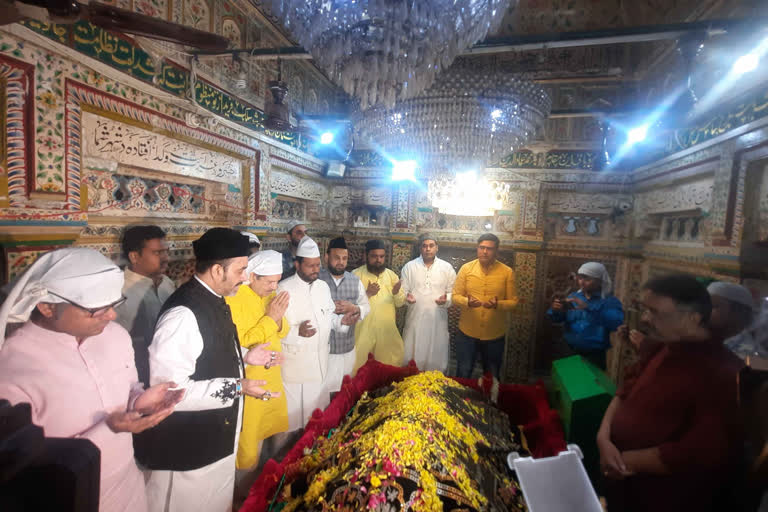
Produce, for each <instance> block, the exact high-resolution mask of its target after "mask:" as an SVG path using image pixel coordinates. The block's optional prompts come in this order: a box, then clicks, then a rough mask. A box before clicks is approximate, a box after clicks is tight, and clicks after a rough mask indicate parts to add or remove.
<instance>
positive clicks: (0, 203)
mask: <svg viewBox="0 0 768 512" xmlns="http://www.w3.org/2000/svg"><path fill="white" fill-rule="evenodd" d="M193 3H194V2H193ZM150 4H152V5H155V4H157V6H155V7H157V8H161V7H162V5H165V4H162V2H149V3H147V6H148V7H147V8H149V7H151V5H150ZM161 4H162V5H161ZM175 4H176V3H174V6H171V5H170V4H168V5H166V7H165V9H166V11H164V12H166V13H167V15H168V16H170V18H169V19H173V17H174V16H177V17H178V16H179V14H178V13H176V11H175V10H174V9H177V8H178V6H175ZM214 4H216V5H218V3H213V2H212V3H211V4H210V6H213V5H214ZM181 5H182V7H183V6H186V5H187V4H186V3H185V2H182V3H181ZM189 5H190V6H189V7H188V8H189V9H190V12H187V13H186V14H185V11H184V10H183V9H187V7H183V9H182V13H181V15H182V17H183V16H187V18H184V19H185V20H186V21H188V22H189V23H192V21H194V20H192V19H191V18H189V16H192V14H190V13H191V12H192V10H193V9H192V7H191V5H192V3H190V4H189ZM195 5H197V4H195ZM206 5H209V4H206ZM198 7H200V6H198ZM195 9H197V7H196V8H195ZM216 9H224V8H222V7H216ZM224 10H226V9H224ZM198 11H199V12H200V13H202V15H201V17H200V20H199V21H198V22H199V23H203V24H205V23H209V25H205V26H209V27H210V26H213V27H214V28H216V30H217V31H219V32H220V33H224V34H229V35H231V36H232V37H235V38H236V37H240V38H241V39H242V38H246V40H247V41H250V40H251V39H250V38H251V37H253V38H256V35H255V33H254V34H251V35H248V34H249V30H255V29H252V28H249V27H251V25H250V23H251V22H247V23H245V22H244V23H245V24H244V25H243V26H240V25H238V22H237V20H238V19H240V18H238V17H237V16H236V15H227V14H226V13H223V11H219V10H216V11H215V12H208V11H205V9H202V10H200V9H198ZM206 13H207V14H206ZM230 14H231V13H230ZM235 14H237V13H235ZM246 19H248V18H247V17H246ZM190 20H192V21H190ZM241 21H243V20H242V19H241ZM196 23H197V22H196ZM193 24H194V23H193ZM211 24H212V25H211ZM233 25H234V26H236V27H237V28H238V30H239V32H238V31H236V30H234V28H233ZM61 30H63V29H60V28H59V27H56V26H42V25H38V26H34V27H31V28H30V27H21V26H14V27H12V28H10V29H5V28H4V29H2V30H0V91H2V92H0V122H1V123H2V124H3V125H4V126H5V127H6V128H7V129H6V130H3V131H2V133H3V135H2V139H0V208H1V210H0V247H1V248H2V266H1V267H0V268H1V269H2V280H3V281H4V282H5V281H8V280H9V279H11V278H13V277H14V276H17V275H18V274H20V273H21V272H22V271H23V270H24V269H25V268H26V267H27V266H28V265H29V264H30V263H31V262H32V261H34V259H35V258H36V257H37V256H38V255H39V254H40V253H41V252H44V251H47V250H50V249H53V248H57V247H62V246H67V245H71V244H75V245H79V246H87V247H93V248H95V249H97V250H99V251H101V252H102V253H104V254H105V255H107V256H109V257H110V258H113V259H114V260H115V261H116V262H118V263H120V264H123V263H124V261H123V258H122V256H121V254H120V248H119V240H120V236H121V233H122V230H123V229H124V227H125V226H127V225H130V224H137V223H154V224H158V225H160V226H161V227H163V228H164V229H165V230H166V231H167V232H168V234H169V237H168V240H169V243H170V246H171V255H172V260H173V262H172V265H171V268H170V269H169V274H170V275H171V277H172V278H174V279H175V280H177V281H182V280H184V279H186V278H187V277H188V276H189V275H190V274H191V271H192V259H191V258H192V251H191V242H192V241H193V240H194V239H196V238H197V237H199V236H200V235H201V234H202V233H203V232H204V231H205V230H206V229H208V228H210V227H213V226H232V227H236V228H238V229H247V230H249V231H252V232H254V233H256V234H257V235H258V236H259V237H261V238H262V240H263V248H268V249H277V250H283V249H285V248H286V246H287V242H286V239H285V236H284V228H285V226H286V224H287V223H288V222H289V221H290V220H294V219H298V220H302V221H304V222H305V223H306V225H307V226H308V228H309V230H310V234H311V235H312V236H314V237H315V238H316V239H317V241H318V243H319V244H320V245H321V249H324V247H325V244H326V243H327V241H328V240H329V239H330V238H332V237H335V236H338V235H340V234H344V235H345V236H347V237H348V239H349V240H350V267H354V266H357V265H359V264H361V263H362V260H363V244H364V242H365V241H366V240H368V239H369V238H382V239H384V240H385V241H386V244H387V247H388V248H389V251H388V255H389V258H390V261H389V264H390V266H391V267H392V268H393V269H394V270H396V271H399V270H400V268H401V267H402V265H403V264H404V263H405V262H407V261H408V260H409V259H411V258H412V257H414V256H415V254H414V251H413V241H414V240H415V238H416V237H417V236H418V234H419V233H420V232H424V231H429V232H433V233H435V234H436V235H437V236H438V237H439V240H440V256H441V257H442V258H444V259H446V260H448V261H450V262H451V263H453V264H454V266H456V267H457V268H458V267H459V266H460V265H461V264H463V263H464V262H466V261H469V260H471V259H474V257H475V256H474V254H475V253H474V246H475V240H476V238H477V236H478V235H479V234H481V233H483V232H485V231H492V232H494V233H496V234H497V235H498V236H499V237H500V238H501V239H502V250H501V252H500V255H499V259H500V260H501V261H503V262H505V263H507V264H509V265H510V266H512V267H513V268H514V269H515V271H516V275H517V287H518V295H519V296H520V298H521V305H520V307H519V308H518V309H517V310H516V311H515V312H514V313H512V314H511V322H510V330H509V336H508V349H507V352H506V356H505V364H504V366H503V368H504V378H505V380H508V381H525V380H527V379H531V378H535V377H537V376H540V375H544V374H547V373H548V370H549V366H550V364H551V361H552V360H553V359H556V358H557V357H558V355H559V354H561V353H563V349H564V347H563V346H562V344H561V343H562V342H560V341H559V333H558V331H557V329H556V328H554V327H552V326H551V325H550V324H549V323H548V322H547V321H546V319H545V317H544V312H545V310H546V307H547V305H548V302H549V301H550V299H551V297H552V294H553V293H555V292H561V291H565V290H567V289H569V288H572V287H573V283H572V282H571V281H569V278H568V276H569V274H570V273H572V272H574V271H575V270H576V269H577V268H578V266H579V265H580V264H581V263H583V262H585V261H589V260H596V261H601V262H603V263H605V264H606V266H607V267H608V269H609V270H610V272H611V273H612V274H613V276H614V283H615V289H616V294H617V296H618V297H619V298H620V299H621V300H622V301H623V302H624V304H625V305H626V306H627V307H631V306H632V304H633V301H634V300H636V299H637V297H638V296H639V292H640V287H641V285H642V283H643V282H644V281H645V280H646V279H647V278H648V277H649V276H655V275H660V274H662V273H665V272H692V273H694V274H696V275H698V276H701V277H707V278H713V279H724V280H732V281H744V282H746V283H747V284H749V285H751V286H753V287H755V288H756V289H759V290H762V294H763V295H765V293H766V291H768V290H766V284H767V283H768V276H767V275H766V274H767V273H768V269H767V268H766V267H767V266H766V264H765V262H766V261H768V228H767V227H766V226H768V175H767V173H768V118H763V117H760V116H761V115H764V114H763V112H768V108H766V105H767V104H768V89H766V90H765V91H758V92H756V93H755V95H754V101H753V102H752V103H748V104H746V107H745V106H744V105H740V107H741V108H740V110H738V109H735V108H734V110H733V112H717V113H715V114H713V117H712V118H711V119H704V120H703V121H701V125H697V126H694V127H689V128H686V130H682V131H681V132H680V134H679V137H677V143H676V144H677V145H673V146H670V147H669V151H668V153H667V155H666V156H664V155H660V157H659V159H658V160H657V161H656V162H655V163H653V164H651V165H648V166H645V167H642V168H638V169H634V170H632V171H631V172H616V171H602V172H599V171H596V170H594V167H595V165H594V162H595V157H596V153H595V152H594V151H587V150H573V149H557V148H555V149H550V150H548V151H540V152H535V151H520V152H517V153H514V154H512V155H509V156H508V157H507V158H505V159H504V160H503V161H502V162H500V163H499V164H498V166H496V167H493V168H491V169H488V170H487V175H488V177H489V179H491V180H493V181H498V182H501V183H504V184H508V185H509V187H510V193H509V194H508V197H507V199H506V203H505V204H504V206H503V208H502V209H501V210H498V211H497V212H496V213H495V215H494V216H492V217H461V216H450V215H443V214H442V213H440V212H438V211H435V210H434V209H432V208H431V206H430V204H429V201H428V199H427V196H426V191H425V187H424V186H423V184H415V183H405V184H403V183H400V184H398V183H392V182H391V181H390V179H389V176H388V173H387V170H386V168H385V167H383V166H382V162H381V161H380V159H379V158H378V157H377V156H375V155H373V154H370V153H366V152H359V153H358V154H355V155H354V157H355V158H354V161H356V162H357V164H355V165H354V166H352V167H350V168H348V170H347V173H346V175H345V177H344V178H327V177H325V175H324V171H323V169H324V163H323V162H322V161H320V160H318V159H317V158H315V157H314V156H312V155H310V154H308V153H307V152H306V150H307V143H306V140H304V139H303V136H302V135H300V134H297V133H287V132H271V131H269V130H266V129H265V128H264V126H263V120H264V117H263V112H262V111H261V110H260V107H262V106H263V93H264V91H261V92H260V93H259V91H254V90H251V91H249V92H248V93H247V94H245V93H242V94H239V95H237V94H234V93H233V92H231V90H230V89H229V84H228V83H227V82H226V80H225V79H220V80H217V79H216V76H224V75H226V70H224V72H222V73H221V74H220V75H217V74H216V72H215V69H213V68H211V69H210V70H209V72H210V77H209V79H205V80H200V81H198V82H196V83H194V84H192V83H190V78H189V70H185V69H184V68H182V67H180V66H178V65H174V64H173V63H172V62H170V61H163V62H161V63H160V64H158V65H155V64H154V63H153V61H152V60H151V59H149V60H147V58H148V57H146V58H145V57H143V56H142V52H141V51H140V50H139V49H137V48H136V47H135V46H133V43H132V42H131V41H128V40H122V39H121V40H117V39H115V38H113V39H110V38H109V37H108V36H107V35H106V34H104V33H101V32H99V31H98V29H95V28H94V27H89V26H80V27H79V28H78V26H76V27H70V28H67V29H66V30H64V32H62V31H61ZM237 34H239V36H238V35H237ZM263 34H267V33H266V32H263ZM261 37H264V38H266V39H265V44H267V43H269V37H268V34H267V35H262V36H261ZM144 55H147V54H144ZM222 65H223V64H222ZM257 73H258V70H257ZM302 73H304V74H301V73H298V72H297V76H298V75H301V76H300V77H299V78H297V79H295V80H294V84H293V85H292V86H291V87H292V90H293V87H296V89H295V90H300V91H303V92H302V93H301V95H300V98H301V100H300V101H301V102H302V103H301V108H302V109H304V111H307V112H309V111H313V110H314V111H326V112H327V111H328V109H331V108H332V105H333V101H334V98H333V94H332V90H331V89H330V88H329V87H328V86H327V84H326V83H325V82H323V81H322V80H319V79H317V78H315V77H314V76H313V75H312V74H311V72H309V71H307V72H304V71H302ZM268 74H269V70H264V75H265V76H261V77H260V80H259V83H262V84H263V83H265V82H266V80H267V78H266V75H268ZM188 93H190V94H192V95H193V97H194V98H195V101H194V103H192V102H190V101H189V100H188V99H187V97H188V95H189V94H188ZM260 102H261V103H260ZM737 111H738V114H737V113H735V112H737ZM457 318H458V315H457V312H456V311H452V312H451V315H450V322H451V330H452V332H453V331H454V330H455V325H456V323H457ZM631 358H632V353H631V351H629V350H628V349H627V347H625V346H624V345H623V344H622V343H620V342H619V341H618V340H614V349H613V350H612V351H611V352H610V355H609V368H610V372H611V374H612V375H613V376H615V377H617V378H619V379H620V377H621V370H620V369H621V368H622V367H623V366H624V365H625V364H626V363H627V362H628V361H630V360H631Z"/></svg>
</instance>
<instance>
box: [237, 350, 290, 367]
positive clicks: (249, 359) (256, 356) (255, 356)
mask: <svg viewBox="0 0 768 512" xmlns="http://www.w3.org/2000/svg"><path fill="white" fill-rule="evenodd" d="M283 360H284V358H283V353H282V352H276V351H274V350H269V348H267V345H258V346H256V347H253V348H252V349H250V350H249V351H248V353H247V354H245V357H244V358H243V361H245V364H249V365H251V366H264V365H266V364H269V366H270V367H272V366H277V365H279V364H281V363H282V362H283Z"/></svg>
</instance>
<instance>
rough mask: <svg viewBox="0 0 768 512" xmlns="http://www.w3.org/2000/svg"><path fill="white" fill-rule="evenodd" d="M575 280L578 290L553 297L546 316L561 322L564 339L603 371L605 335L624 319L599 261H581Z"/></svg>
mask: <svg viewBox="0 0 768 512" xmlns="http://www.w3.org/2000/svg"><path fill="white" fill-rule="evenodd" d="M576 279H577V282H578V284H579V290H577V291H575V292H573V293H571V294H569V295H568V297H558V296H555V297H554V299H553V300H552V305H551V307H550V309H548V310H547V316H548V317H549V319H550V320H552V322H554V323H556V324H563V325H564V335H565V341H566V342H567V343H568V346H569V347H570V348H571V350H573V352H574V353H575V354H578V355H580V356H582V357H584V358H585V359H586V360H588V361H590V362H591V363H592V364H594V365H595V366H597V367H598V368H600V369H602V370H605V369H606V359H605V351H606V350H608V348H609V347H610V339H609V336H610V333H611V332H613V331H615V330H616V329H617V328H618V327H619V326H620V325H621V324H622V323H623V322H624V309H623V308H622V305H621V302H620V301H619V299H617V298H616V297H614V296H613V294H612V293H611V288H612V283H611V277H610V276H609V275H608V271H606V270H605V267H604V266H603V264H602V263H596V262H589V263H585V264H584V265H582V266H581V267H580V268H579V271H578V273H577V276H576Z"/></svg>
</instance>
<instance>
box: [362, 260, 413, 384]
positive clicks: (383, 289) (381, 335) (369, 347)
mask: <svg viewBox="0 0 768 512" xmlns="http://www.w3.org/2000/svg"><path fill="white" fill-rule="evenodd" d="M352 273H353V274H355V275H356V276H357V277H359V278H360V281H362V282H363V288H365V289H367V288H368V284H370V283H371V282H375V283H379V293H377V294H376V295H374V296H373V297H368V302H369V303H370V304H371V312H370V313H368V316H366V317H365V319H364V320H363V321H362V322H358V323H357V325H356V326H355V371H357V370H358V368H360V367H361V366H362V365H364V364H365V362H366V361H367V360H368V353H369V352H373V357H375V358H376V360H377V361H381V362H382V363H385V364H391V365H394V366H400V365H401V364H402V363H403V352H404V349H403V338H402V337H401V336H400V332H399V331H398V330H397V324H396V323H395V308H399V307H401V306H402V305H403V304H405V292H404V291H403V289H402V288H401V289H400V291H399V292H398V294H397V295H392V288H393V287H394V286H395V285H396V284H397V282H398V281H399V280H400V279H399V278H398V277H397V274H395V273H394V272H392V271H391V270H389V269H384V272H382V273H381V274H379V275H378V276H377V275H376V274H371V273H370V272H368V269H367V268H366V266H365V265H363V266H362V267H359V268H356V269H355V270H353V271H352Z"/></svg>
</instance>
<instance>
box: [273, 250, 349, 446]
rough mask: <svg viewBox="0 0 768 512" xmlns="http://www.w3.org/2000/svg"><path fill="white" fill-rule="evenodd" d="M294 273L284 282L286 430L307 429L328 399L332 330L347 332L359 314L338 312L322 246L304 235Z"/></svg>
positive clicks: (282, 283)
mask: <svg viewBox="0 0 768 512" xmlns="http://www.w3.org/2000/svg"><path fill="white" fill-rule="evenodd" d="M295 265H296V274H295V275H293V276H291V277H289V278H288V279H284V280H283V281H281V282H280V285H279V287H278V290H280V291H281V292H283V291H285V292H288V293H289V294H290V296H291V303H290V305H289V306H288V309H287V310H286V312H285V317H286V318H287V319H288V323H289V324H290V326H291V330H290V332H289V333H288V336H286V337H285V338H284V339H283V356H284V358H285V359H284V362H283V366H282V373H283V385H284V387H285V394H286V397H287V399H288V430H289V431H294V430H297V429H300V428H303V427H304V426H305V425H306V424H307V422H308V421H309V419H310V417H311V416H312V411H314V410H315V409H324V408H325V407H326V406H327V405H328V404H329V403H330V391H329V389H328V387H327V382H326V378H327V375H328V355H329V352H330V335H331V330H335V331H337V332H340V333H342V334H345V333H346V332H347V331H348V329H349V326H350V325H353V324H354V323H355V321H356V319H355V313H348V314H346V315H342V314H337V313H336V304H335V303H334V302H333V298H332V296H331V291H330V289H329V288H328V285H327V284H326V283H325V282H324V281H322V280H319V279H318V277H319V275H320V249H319V248H318V246H317V244H316V243H315V241H314V240H312V239H311V238H309V237H304V238H303V239H302V240H301V243H300V244H299V246H298V248H297V250H296V262H295Z"/></svg>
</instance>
